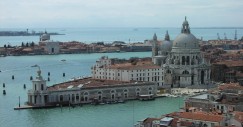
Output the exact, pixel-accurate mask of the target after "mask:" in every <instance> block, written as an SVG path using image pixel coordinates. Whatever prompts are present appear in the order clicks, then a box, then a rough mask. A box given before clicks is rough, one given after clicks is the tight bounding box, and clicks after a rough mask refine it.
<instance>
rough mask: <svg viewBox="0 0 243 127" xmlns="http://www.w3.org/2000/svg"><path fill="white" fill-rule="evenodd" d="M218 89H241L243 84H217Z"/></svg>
mask: <svg viewBox="0 0 243 127" xmlns="http://www.w3.org/2000/svg"><path fill="white" fill-rule="evenodd" d="M218 88H219V90H226V89H233V90H243V86H241V85H239V83H227V84H223V85H220V86H218Z"/></svg>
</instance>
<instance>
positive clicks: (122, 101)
mask: <svg viewBox="0 0 243 127" xmlns="http://www.w3.org/2000/svg"><path fill="white" fill-rule="evenodd" d="M117 102H118V103H125V101H124V100H118V101H117Z"/></svg>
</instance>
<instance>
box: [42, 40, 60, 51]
mask: <svg viewBox="0 0 243 127" xmlns="http://www.w3.org/2000/svg"><path fill="white" fill-rule="evenodd" d="M44 43H45V52H46V53H47V54H59V52H60V45H59V42H54V41H46V42H44Z"/></svg>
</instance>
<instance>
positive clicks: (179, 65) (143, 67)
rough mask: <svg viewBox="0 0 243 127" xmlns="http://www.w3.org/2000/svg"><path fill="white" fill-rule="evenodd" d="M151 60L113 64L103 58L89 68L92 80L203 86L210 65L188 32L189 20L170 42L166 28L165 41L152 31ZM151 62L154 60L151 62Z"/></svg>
mask: <svg viewBox="0 0 243 127" xmlns="http://www.w3.org/2000/svg"><path fill="white" fill-rule="evenodd" d="M151 42H152V60H151V63H149V62H143V61H140V60H139V59H138V60H137V61H136V62H135V64H134V63H133V62H130V63H129V62H124V61H123V62H120V63H115V62H112V61H114V60H113V59H108V57H102V58H101V59H100V60H98V61H96V65H95V66H93V67H92V76H93V78H95V79H104V80H106V79H107V80H119V81H132V80H136V81H149V82H151V81H152V82H156V84H157V85H158V86H159V87H162V88H173V87H187V86H191V85H206V84H208V83H209V81H210V73H211V72H210V64H209V63H207V62H206V61H205V60H204V58H203V56H202V54H201V52H200V48H199V42H198V40H197V38H196V37H195V36H194V35H193V34H191V31H190V27H189V23H188V21H187V20H186V19H185V21H184V22H183V24H182V29H181V34H180V35H178V36H177V37H176V39H175V40H174V41H173V43H172V42H171V40H170V37H169V34H168V31H167V32H166V35H165V39H164V41H162V42H161V41H158V40H157V36H156V34H154V37H153V40H151ZM152 62H153V63H152Z"/></svg>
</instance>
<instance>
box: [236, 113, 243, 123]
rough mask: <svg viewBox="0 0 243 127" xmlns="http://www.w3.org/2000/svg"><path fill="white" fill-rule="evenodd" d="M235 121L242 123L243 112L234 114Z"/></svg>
mask: <svg viewBox="0 0 243 127" xmlns="http://www.w3.org/2000/svg"><path fill="white" fill-rule="evenodd" d="M234 114H235V116H234V117H235V119H236V120H237V121H239V122H241V123H243V112H234Z"/></svg>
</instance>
